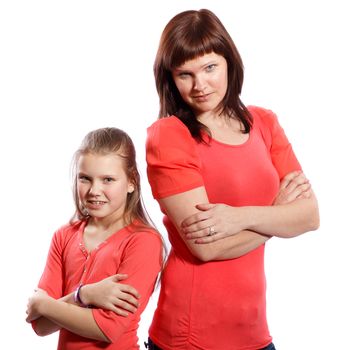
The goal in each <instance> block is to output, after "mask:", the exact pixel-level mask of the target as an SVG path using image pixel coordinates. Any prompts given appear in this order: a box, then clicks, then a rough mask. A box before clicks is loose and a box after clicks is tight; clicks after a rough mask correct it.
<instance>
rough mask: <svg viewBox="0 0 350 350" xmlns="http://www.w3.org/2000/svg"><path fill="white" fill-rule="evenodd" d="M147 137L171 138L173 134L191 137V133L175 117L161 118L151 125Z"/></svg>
mask: <svg viewBox="0 0 350 350" xmlns="http://www.w3.org/2000/svg"><path fill="white" fill-rule="evenodd" d="M147 131H148V136H150V135H160V134H161V135H163V136H171V135H173V134H174V132H175V133H183V134H187V135H188V136H189V137H191V133H190V131H189V130H188V128H187V126H186V125H185V124H184V123H183V122H182V121H181V120H180V119H179V118H178V117H176V116H174V115H172V116H169V117H165V118H161V119H158V120H157V121H155V122H154V123H153V124H151V125H150V126H149V127H148V128H147Z"/></svg>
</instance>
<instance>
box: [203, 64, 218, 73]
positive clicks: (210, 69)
mask: <svg viewBox="0 0 350 350" xmlns="http://www.w3.org/2000/svg"><path fill="white" fill-rule="evenodd" d="M215 67H216V64H209V66H207V67H206V68H205V70H206V71H207V72H211V71H213V70H214V69H215Z"/></svg>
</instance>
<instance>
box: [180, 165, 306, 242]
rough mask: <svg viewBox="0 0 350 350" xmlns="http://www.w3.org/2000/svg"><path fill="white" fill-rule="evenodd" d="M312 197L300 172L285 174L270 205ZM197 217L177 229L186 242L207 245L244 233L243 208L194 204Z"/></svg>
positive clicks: (245, 215) (246, 220)
mask: <svg viewBox="0 0 350 350" xmlns="http://www.w3.org/2000/svg"><path fill="white" fill-rule="evenodd" d="M311 194H312V191H311V185H310V183H309V180H308V179H307V178H306V177H305V175H304V174H303V172H301V171H293V172H291V173H289V174H287V175H286V176H285V177H284V178H283V180H282V181H281V184H280V188H279V192H278V194H277V196H276V198H275V200H274V202H273V205H282V204H288V203H291V202H293V201H295V200H297V199H300V198H309V197H310V196H311ZM196 208H197V209H198V210H200V212H199V213H196V214H194V215H191V216H190V217H188V218H187V219H185V220H184V221H183V222H182V224H181V228H182V231H183V232H184V234H185V235H186V238H187V239H193V240H194V242H195V243H211V242H215V241H217V240H219V239H223V238H225V237H228V236H233V235H235V234H237V233H238V232H240V231H242V230H245V229H248V228H249V227H248V226H249V225H248V224H247V223H249V215H250V214H249V213H250V211H249V210H248V209H247V207H231V206H229V205H226V204H198V205H196Z"/></svg>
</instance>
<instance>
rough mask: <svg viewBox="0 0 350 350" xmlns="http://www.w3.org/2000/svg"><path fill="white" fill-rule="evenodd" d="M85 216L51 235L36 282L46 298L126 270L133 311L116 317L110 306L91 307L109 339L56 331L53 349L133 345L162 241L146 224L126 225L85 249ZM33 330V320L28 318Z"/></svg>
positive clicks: (158, 264)
mask: <svg viewBox="0 0 350 350" xmlns="http://www.w3.org/2000/svg"><path fill="white" fill-rule="evenodd" d="M85 225H86V221H78V222H76V223H74V224H72V225H66V226H63V227H62V228H60V229H59V230H58V231H57V232H56V233H55V234H54V236H53V238H52V242H51V246H50V250H49V254H48V257H47V262H46V266H45V270H44V272H43V275H42V277H41V279H40V282H39V288H42V289H44V290H45V291H46V292H47V293H48V294H49V295H50V296H51V297H53V298H55V299H58V298H60V297H62V296H64V295H67V294H69V293H71V292H72V291H74V290H75V289H76V288H77V287H78V285H79V284H80V283H82V284H88V283H94V282H98V281H100V280H102V279H104V278H106V277H108V276H111V275H114V274H116V273H125V274H128V276H129V277H128V279H127V280H125V281H124V282H121V283H126V284H129V285H131V286H133V287H134V288H136V290H137V291H138V292H139V293H140V295H141V298H140V300H139V301H140V306H139V308H138V310H137V312H136V313H135V314H129V316H127V317H122V316H118V315H117V314H115V313H114V312H112V311H106V310H103V309H98V308H94V309H92V312H93V316H94V319H95V321H96V323H97V325H98V326H99V327H100V329H101V330H102V332H103V333H104V334H105V335H106V336H107V337H108V338H109V339H110V340H111V342H112V343H110V344H109V343H105V342H102V341H96V340H93V339H88V338H84V337H81V336H79V335H76V334H74V333H71V332H69V331H68V330H66V329H61V330H60V336H59V344H58V349H62V350H75V349H79V350H80V349H88V350H93V349H109V350H112V349H118V350H121V349H123V350H129V349H139V346H138V345H137V341H138V338H137V328H138V322H139V320H140V315H141V313H142V311H143V310H144V308H145V307H146V305H147V302H148V299H149V297H150V296H151V294H152V292H153V288H154V284H155V281H156V278H157V275H158V272H159V271H160V269H161V265H162V242H161V238H160V236H159V234H158V233H156V232H155V231H154V230H152V229H148V228H140V229H138V230H136V229H135V227H134V226H131V225H129V226H127V227H124V228H123V229H121V230H119V231H118V232H116V233H114V234H113V235H112V236H110V237H108V239H107V240H106V241H104V242H102V243H101V244H100V245H99V246H98V247H97V248H95V249H94V250H92V251H91V252H90V253H88V252H87V251H86V249H85V247H84V242H83V232H84V228H85ZM33 328H34V330H35V322H34V323H33Z"/></svg>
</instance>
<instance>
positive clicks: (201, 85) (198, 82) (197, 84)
mask: <svg viewBox="0 0 350 350" xmlns="http://www.w3.org/2000/svg"><path fill="white" fill-rule="evenodd" d="M193 88H194V89H195V90H198V91H204V89H205V79H204V78H203V77H202V76H200V75H198V76H196V77H195V78H194V85H193Z"/></svg>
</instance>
